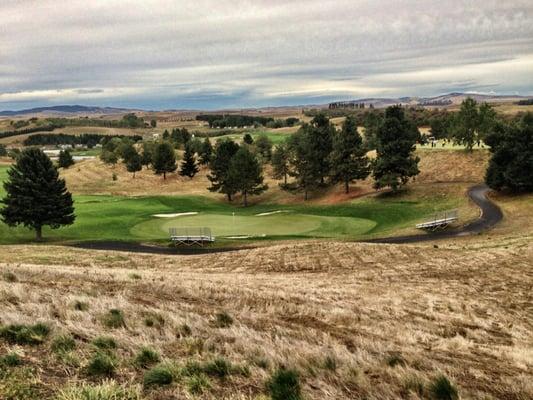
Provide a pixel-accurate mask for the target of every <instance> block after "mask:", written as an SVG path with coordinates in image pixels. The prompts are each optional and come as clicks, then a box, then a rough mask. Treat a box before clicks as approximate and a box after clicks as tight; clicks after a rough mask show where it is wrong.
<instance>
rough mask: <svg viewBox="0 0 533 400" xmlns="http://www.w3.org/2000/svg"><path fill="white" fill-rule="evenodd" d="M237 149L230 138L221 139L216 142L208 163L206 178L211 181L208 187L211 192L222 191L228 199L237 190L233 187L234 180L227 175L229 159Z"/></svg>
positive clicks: (236, 145)
mask: <svg viewBox="0 0 533 400" xmlns="http://www.w3.org/2000/svg"><path fill="white" fill-rule="evenodd" d="M238 150H239V145H238V144H237V143H235V142H234V141H232V140H221V141H219V142H217V144H216V147H215V152H214V153H213V157H212V158H211V162H210V163H209V168H210V169H211V173H210V174H209V175H207V179H209V181H210V182H211V186H210V187H209V188H208V189H209V190H210V191H211V192H219V193H224V194H225V195H226V196H227V198H228V201H231V199H232V196H233V195H234V194H235V193H236V192H237V190H236V189H235V182H234V181H233V180H232V177H231V176H230V175H229V173H228V172H229V167H230V163H231V159H232V158H233V156H234V155H235V153H237V151H238Z"/></svg>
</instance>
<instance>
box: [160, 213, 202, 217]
mask: <svg viewBox="0 0 533 400" xmlns="http://www.w3.org/2000/svg"><path fill="white" fill-rule="evenodd" d="M196 214H198V213H197V212H183V213H174V214H154V215H153V216H154V217H156V218H175V217H184V216H186V215H196Z"/></svg>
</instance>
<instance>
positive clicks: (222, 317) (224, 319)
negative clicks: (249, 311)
mask: <svg viewBox="0 0 533 400" xmlns="http://www.w3.org/2000/svg"><path fill="white" fill-rule="evenodd" d="M214 324H215V326H216V327H217V328H228V327H230V326H231V325H233V318H232V317H231V315H229V314H228V313H227V312H225V311H224V312H221V313H218V314H217V315H216V316H215V321H214Z"/></svg>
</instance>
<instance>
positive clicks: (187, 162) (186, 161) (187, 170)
mask: <svg viewBox="0 0 533 400" xmlns="http://www.w3.org/2000/svg"><path fill="white" fill-rule="evenodd" d="M198 171H199V168H198V165H196V157H195V156H194V151H193V149H192V146H191V145H190V144H187V145H185V154H184V155H183V161H182V162H181V168H180V175H181V176H188V177H189V178H191V179H192V178H193V177H194V175H196V174H197V173H198Z"/></svg>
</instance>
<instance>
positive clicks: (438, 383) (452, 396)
mask: <svg viewBox="0 0 533 400" xmlns="http://www.w3.org/2000/svg"><path fill="white" fill-rule="evenodd" d="M428 389H429V393H430V394H431V397H432V398H433V399H435V400H456V399H458V398H459V396H458V393H457V388H456V387H455V386H454V385H453V384H452V383H451V382H450V380H449V379H448V378H447V377H445V376H444V375H439V376H437V377H436V378H435V379H434V380H433V382H431V383H430V384H429V387H428Z"/></svg>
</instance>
